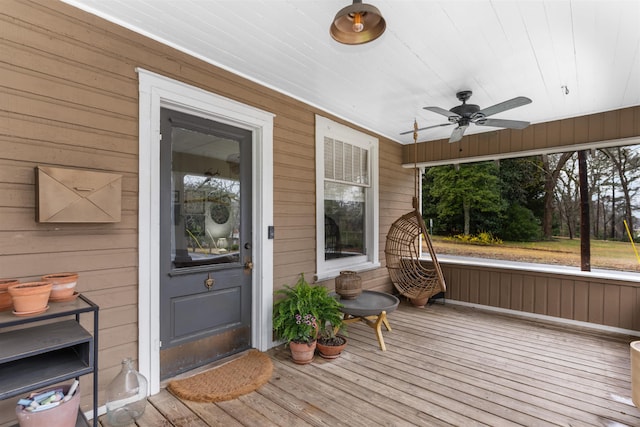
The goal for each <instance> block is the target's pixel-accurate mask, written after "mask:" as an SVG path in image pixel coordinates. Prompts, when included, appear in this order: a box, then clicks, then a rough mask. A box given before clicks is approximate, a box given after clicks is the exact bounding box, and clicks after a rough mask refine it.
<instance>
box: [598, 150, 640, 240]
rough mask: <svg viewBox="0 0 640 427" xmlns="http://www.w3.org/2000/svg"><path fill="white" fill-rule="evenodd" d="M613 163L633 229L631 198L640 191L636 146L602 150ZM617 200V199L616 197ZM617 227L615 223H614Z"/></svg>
mask: <svg viewBox="0 0 640 427" xmlns="http://www.w3.org/2000/svg"><path fill="white" fill-rule="evenodd" d="M601 151H602V152H603V153H605V154H606V155H607V157H609V159H610V160H611V162H612V163H613V169H614V171H615V173H616V174H617V178H618V183H619V185H620V188H621V189H622V194H623V200H624V219H625V220H626V221H627V225H628V226H629V229H631V230H633V213H632V212H633V205H632V202H631V200H632V199H633V197H634V196H635V195H636V194H637V193H638V189H639V188H638V183H637V182H638V180H640V156H639V155H638V152H637V150H636V149H635V147H614V148H604V149H602V150H601ZM614 200H615V199H614ZM612 227H613V228H612V229H615V224H612Z"/></svg>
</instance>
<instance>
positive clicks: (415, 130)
mask: <svg viewBox="0 0 640 427" xmlns="http://www.w3.org/2000/svg"><path fill="white" fill-rule="evenodd" d="M413 208H414V209H416V210H417V209H418V121H417V120H416V119H413Z"/></svg>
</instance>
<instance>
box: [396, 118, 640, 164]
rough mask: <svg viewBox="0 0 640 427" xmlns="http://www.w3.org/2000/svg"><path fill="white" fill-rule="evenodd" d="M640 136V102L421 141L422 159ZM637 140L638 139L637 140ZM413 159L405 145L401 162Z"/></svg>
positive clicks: (566, 147)
mask: <svg viewBox="0 0 640 427" xmlns="http://www.w3.org/2000/svg"><path fill="white" fill-rule="evenodd" d="M639 136H640V106H635V107H629V108H623V109H620V110H614V111H607V112H604V113H597V114H590V115H587V116H580V117H573V118H569V119H564V120H557V121H551V122H545V123H537V124H534V125H531V126H529V127H527V128H525V129H522V130H513V129H503V130H496V131H493V132H486V133H479V134H473V135H468V136H465V137H464V138H463V139H462V140H461V141H460V142H457V143H455V144H449V140H448V139H439V140H437V141H426V142H419V143H418V144H417V145H418V147H417V151H418V154H417V158H418V163H420V162H442V161H446V160H451V161H455V160H458V159H468V158H474V157H486V156H491V155H497V154H499V153H500V154H504V153H509V154H514V156H515V155H517V153H518V152H521V151H529V150H544V149H557V151H567V150H570V149H571V146H572V145H577V144H587V143H597V142H604V141H614V140H618V139H625V138H637V137H639ZM636 143H637V141H636ZM413 162H414V148H413V146H412V145H405V146H404V148H403V154H402V163H404V164H411V163H413Z"/></svg>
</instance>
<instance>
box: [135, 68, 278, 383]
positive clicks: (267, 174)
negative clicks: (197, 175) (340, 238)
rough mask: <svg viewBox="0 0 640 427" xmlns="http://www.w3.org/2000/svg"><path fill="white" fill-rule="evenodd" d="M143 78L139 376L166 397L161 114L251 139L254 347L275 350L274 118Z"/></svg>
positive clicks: (155, 77) (143, 73) (142, 73)
mask: <svg viewBox="0 0 640 427" xmlns="http://www.w3.org/2000/svg"><path fill="white" fill-rule="evenodd" d="M136 72H137V73H138V78H139V96H140V100H139V171H138V205H139V208H138V368H139V371H140V373H142V374H143V375H144V376H145V377H147V379H148V380H149V393H150V394H152V395H153V394H156V393H158V392H159V391H160V327H159V324H160V306H159V301H160V292H159V287H158V283H159V280H160V277H159V265H160V260H159V255H160V254H159V252H158V248H159V247H160V211H159V203H160V184H159V181H160V145H159V140H160V108H161V107H167V108H171V109H174V110H177V111H182V112H185V113H188V114H193V115H197V116H199V117H204V118H208V119H212V120H216V121H220V122H223V123H227V124H230V125H233V126H236V127H240V128H243V129H247V130H250V131H252V132H253V141H252V150H253V165H252V166H253V171H254V174H253V178H252V184H253V195H252V198H253V199H252V205H253V212H252V218H253V222H252V228H253V239H252V247H253V248H254V256H255V260H254V266H255V267H254V270H253V283H252V294H253V296H252V298H253V300H252V301H253V302H252V308H251V331H252V334H251V344H252V347H254V348H257V349H259V350H261V351H266V350H267V349H269V348H271V347H272V346H273V339H272V329H273V327H272V306H273V240H272V239H268V236H267V228H268V226H269V225H272V224H273V202H272V201H273V118H274V115H273V114H272V113H269V112H266V111H262V110H259V109H257V108H254V107H251V106H249V105H245V104H242V103H239V102H237V101H234V100H231V99H228V98H224V97H222V96H219V95H216V94H214V93H211V92H207V91H205V90H202V89H200V88H197V87H195V86H190V85H188V84H185V83H182V82H179V81H177V80H173V79H170V78H168V77H164V76H162V75H159V74H156V73H153V72H150V71H147V70H144V69H141V68H136Z"/></svg>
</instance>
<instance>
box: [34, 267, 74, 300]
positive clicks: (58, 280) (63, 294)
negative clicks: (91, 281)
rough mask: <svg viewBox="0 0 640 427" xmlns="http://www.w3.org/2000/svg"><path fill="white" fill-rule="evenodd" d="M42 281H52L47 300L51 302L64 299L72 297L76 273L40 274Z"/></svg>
mask: <svg viewBox="0 0 640 427" xmlns="http://www.w3.org/2000/svg"><path fill="white" fill-rule="evenodd" d="M42 281H43V282H51V283H53V288H51V295H49V300H50V301H51V302H56V301H64V300H66V299H69V298H72V297H73V292H74V291H75V289H76V285H77V284H78V273H55V274H47V275H45V276H42Z"/></svg>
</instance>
